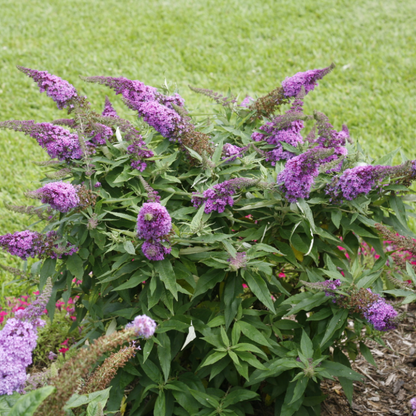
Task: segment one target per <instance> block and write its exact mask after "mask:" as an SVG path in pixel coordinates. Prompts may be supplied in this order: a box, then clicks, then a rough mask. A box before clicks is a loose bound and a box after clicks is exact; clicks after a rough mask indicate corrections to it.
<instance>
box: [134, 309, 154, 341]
mask: <svg viewBox="0 0 416 416" xmlns="http://www.w3.org/2000/svg"><path fill="white" fill-rule="evenodd" d="M156 326H157V325H156V322H155V321H154V320H153V319H151V318H149V317H148V316H147V315H138V316H136V317H135V318H134V320H133V321H132V322H130V323H128V324H127V325H126V329H134V331H135V334H136V336H138V337H143V338H146V339H148V338H150V337H152V336H153V335H154V333H155V331H156Z"/></svg>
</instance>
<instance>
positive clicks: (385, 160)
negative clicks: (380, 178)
mask: <svg viewBox="0 0 416 416" xmlns="http://www.w3.org/2000/svg"><path fill="white" fill-rule="evenodd" d="M399 151H400V147H399V148H397V149H396V150H393V151H392V152H390V153H387V155H384V156H383V157H381V158H380V159H377V160H376V161H375V162H374V163H373V165H374V166H376V165H389V166H391V164H392V163H393V159H394V157H395V156H396V155H397V153H398V152H399Z"/></svg>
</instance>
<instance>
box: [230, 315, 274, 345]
mask: <svg viewBox="0 0 416 416" xmlns="http://www.w3.org/2000/svg"><path fill="white" fill-rule="evenodd" d="M238 326H239V328H240V329H241V332H242V333H243V334H244V335H245V336H246V337H247V338H249V339H251V340H252V341H254V342H257V343H259V344H261V345H264V346H266V347H271V345H270V343H269V341H268V340H267V338H266V337H265V336H264V335H263V334H262V333H261V332H260V331H259V330H258V329H257V328H255V327H254V326H253V325H251V324H249V323H248V322H244V321H238Z"/></svg>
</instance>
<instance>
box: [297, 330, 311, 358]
mask: <svg viewBox="0 0 416 416" xmlns="http://www.w3.org/2000/svg"><path fill="white" fill-rule="evenodd" d="M300 350H301V352H302V354H303V355H304V356H305V357H306V358H312V357H313V344H312V341H311V339H310V338H309V336H308V334H307V333H306V332H305V331H304V330H302V338H301V340H300Z"/></svg>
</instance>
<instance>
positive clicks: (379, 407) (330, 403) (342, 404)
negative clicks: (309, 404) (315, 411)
mask: <svg viewBox="0 0 416 416" xmlns="http://www.w3.org/2000/svg"><path fill="white" fill-rule="evenodd" d="M404 312H406V318H405V319H404V320H403V321H402V322H401V324H400V325H399V327H398V328H397V329H396V330H393V331H389V332H387V333H386V334H384V335H383V337H382V338H383V340H384V342H385V344H386V347H385V348H383V347H382V346H380V345H379V344H377V343H376V342H373V341H369V342H367V343H366V344H367V346H368V347H369V348H370V350H371V352H372V354H373V357H374V359H375V361H376V363H377V367H374V366H372V365H371V364H369V363H368V362H367V361H366V360H365V359H364V358H363V357H362V356H358V357H357V359H356V360H355V362H351V365H352V368H353V369H354V370H355V371H357V372H359V373H361V374H362V375H364V376H365V381H364V382H362V383H354V396H353V403H352V407H350V405H349V403H348V401H347V399H346V397H345V395H344V393H343V391H342V387H341V385H340V384H339V383H338V382H337V381H331V380H326V381H325V383H323V385H322V389H323V391H324V393H325V394H328V398H327V399H326V400H325V401H324V402H323V403H322V412H321V416H358V415H360V416H374V415H380V416H384V415H397V416H406V415H411V408H410V405H409V400H410V399H411V398H412V397H416V379H415V376H416V306H415V305H411V306H410V307H408V305H406V308H405V310H404Z"/></svg>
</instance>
